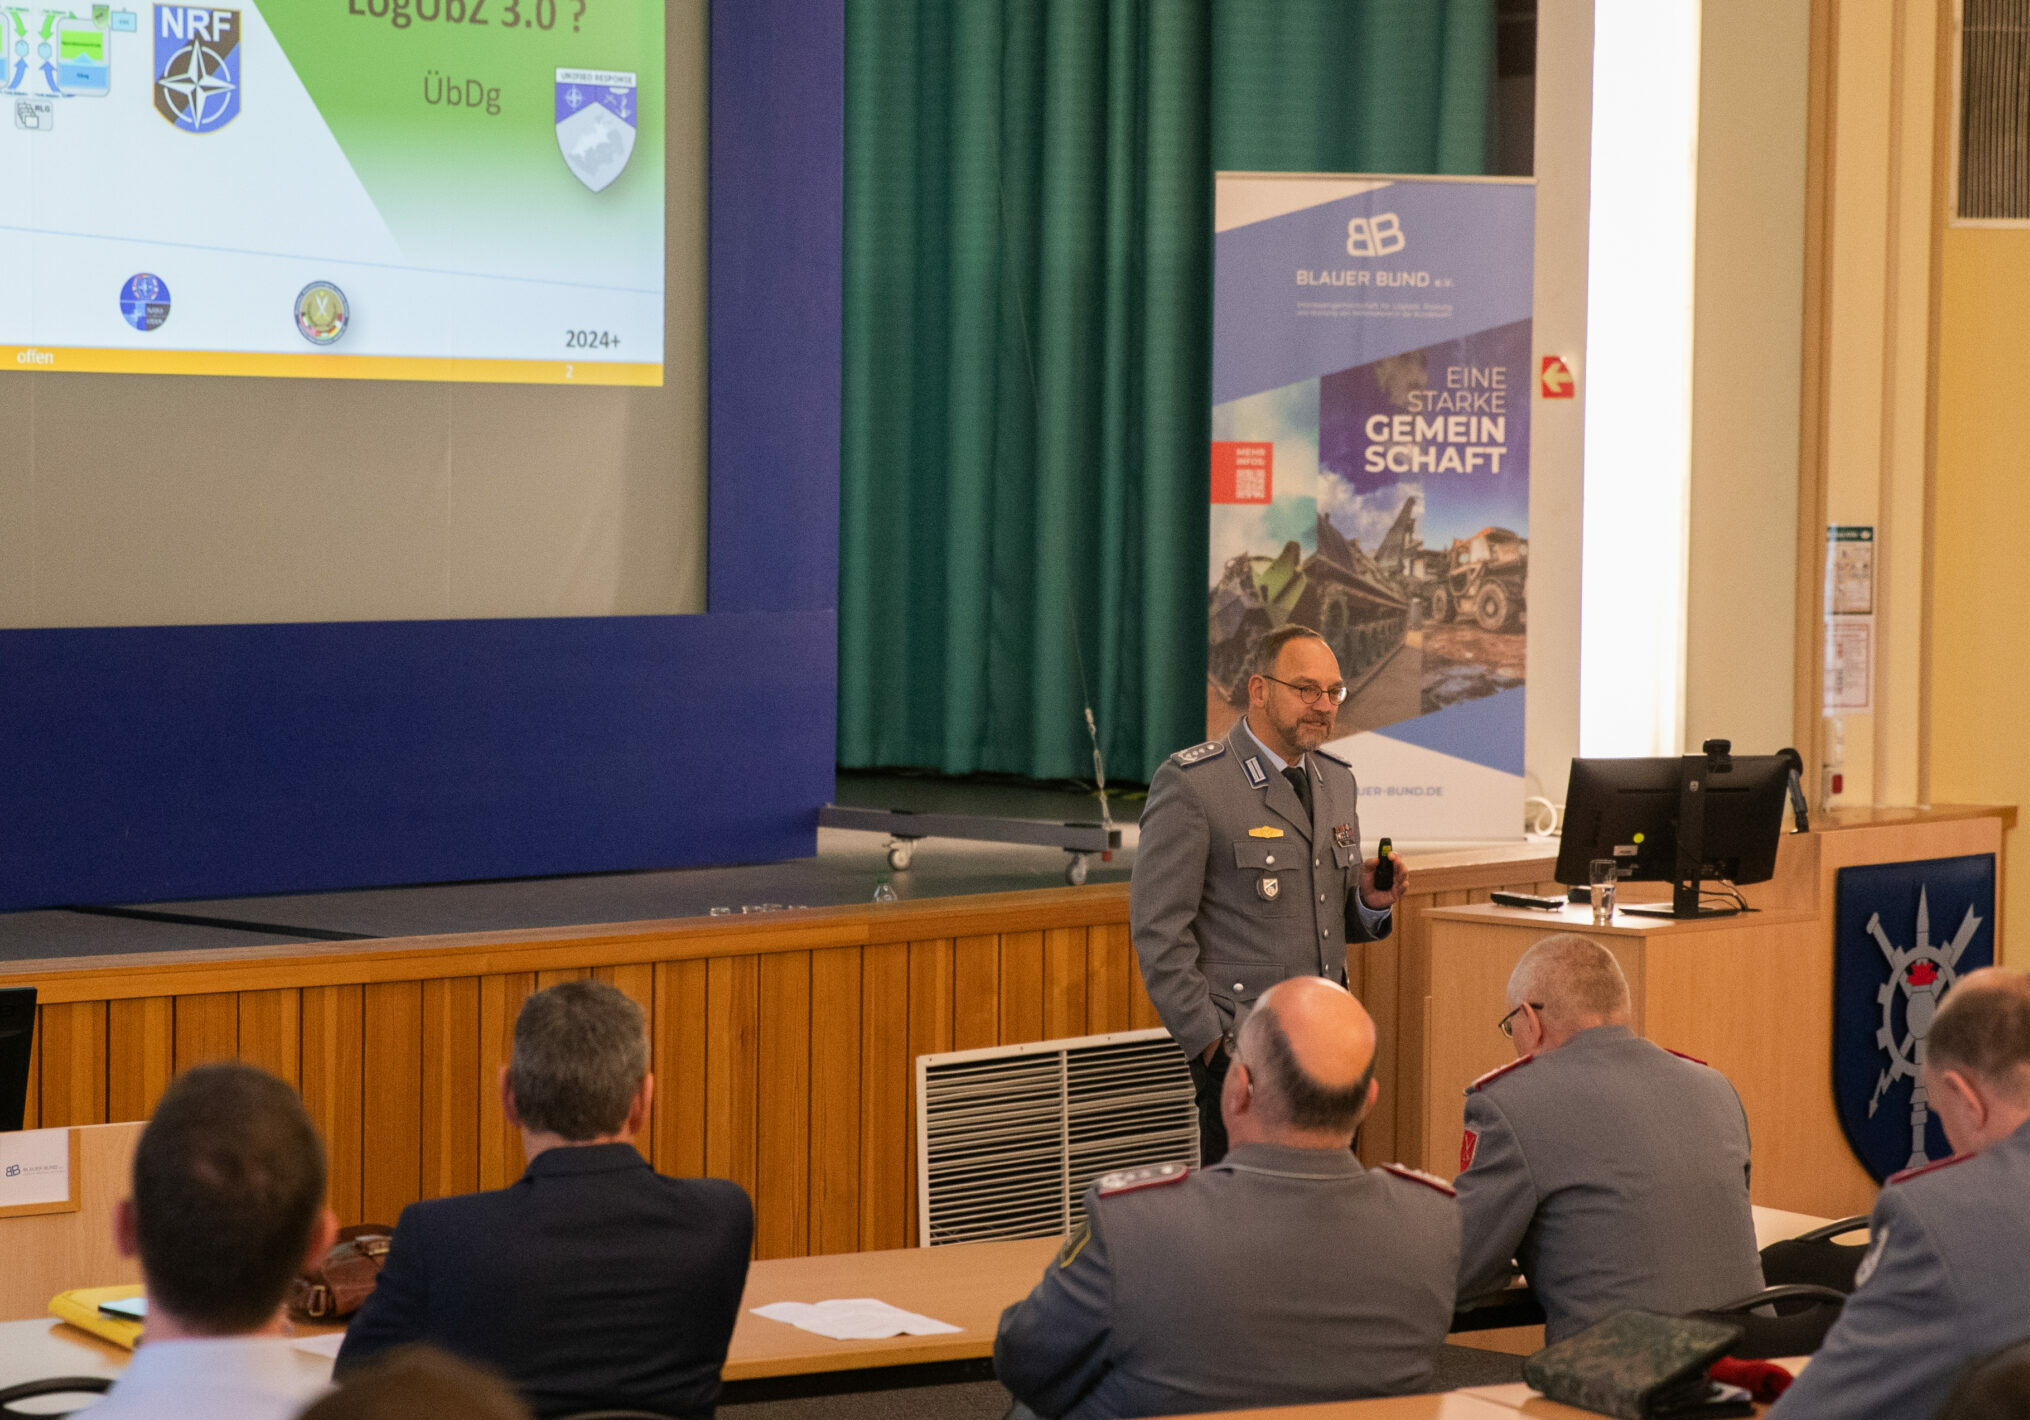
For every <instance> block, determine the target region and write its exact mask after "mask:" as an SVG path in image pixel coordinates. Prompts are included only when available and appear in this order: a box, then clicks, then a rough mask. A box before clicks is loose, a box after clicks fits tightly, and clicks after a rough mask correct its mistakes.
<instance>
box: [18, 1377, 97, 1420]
mask: <svg viewBox="0 0 2030 1420" xmlns="http://www.w3.org/2000/svg"><path fill="white" fill-rule="evenodd" d="M112 1388H113V1383H112V1381H110V1380H109V1379H107V1378H106V1377H105V1376H51V1377H50V1378H49V1379H47V1380H40V1381H23V1382H22V1383H21V1384H20V1385H10V1386H0V1415H6V1416H22V1417H24V1420H25V1417H28V1416H31V1415H32V1416H36V1417H38V1420H48V1417H49V1416H52V1415H74V1414H76V1413H77V1412H76V1411H74V1410H44V1409H40V1408H38V1409H35V1410H20V1409H17V1408H16V1407H15V1404H14V1402H15V1401H17V1400H37V1399H40V1398H41V1397H43V1396H46V1395H104V1394H105V1393H106V1392H107V1391H109V1390H111V1389H112ZM94 1403H96V1402H94Z"/></svg>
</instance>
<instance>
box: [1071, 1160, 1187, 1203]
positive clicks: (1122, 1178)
mask: <svg viewBox="0 0 2030 1420" xmlns="http://www.w3.org/2000/svg"><path fill="white" fill-rule="evenodd" d="M1190 1176H1191V1169H1190V1168H1189V1167H1188V1166H1186V1165H1184V1164H1144V1165H1143V1166H1142V1167H1141V1168H1137V1169H1122V1170H1120V1171H1119V1172H1118V1173H1109V1174H1102V1175H1100V1177H1099V1179H1098V1180H1097V1182H1096V1183H1095V1185H1094V1186H1095V1187H1096V1188H1098V1189H1099V1195H1100V1197H1102V1198H1113V1197H1116V1196H1118V1195H1120V1194H1123V1193H1139V1192H1141V1191H1142V1190H1143V1189H1145V1188H1161V1187H1163V1186H1164V1185H1165V1184H1171V1183H1182V1182H1184V1180H1185V1179H1186V1178H1188V1177H1190Z"/></svg>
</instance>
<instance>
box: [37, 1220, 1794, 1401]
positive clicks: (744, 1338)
mask: <svg viewBox="0 0 2030 1420" xmlns="http://www.w3.org/2000/svg"><path fill="white" fill-rule="evenodd" d="M1823 1221H1824V1220H1823V1219H1820V1218H1815V1217H1810V1216H1808V1215H1805V1214H1801V1213H1787V1212H1782V1211H1780V1210H1777V1209H1771V1208H1757V1209H1756V1210H1755V1230H1756V1237H1757V1241H1758V1243H1759V1244H1761V1245H1763V1246H1767V1245H1768V1244H1769V1243H1771V1242H1774V1241H1776V1240H1777V1239H1779V1238H1786V1237H1795V1236H1796V1235H1798V1234H1799V1233H1802V1232H1806V1231H1809V1230H1810V1229H1812V1228H1814V1227H1816V1226H1818V1225H1819V1224H1820V1223H1821V1222H1823ZM1059 1241H1060V1240H1059V1239H1058V1238H1055V1237H1048V1238H1025V1239H1021V1240H1018V1241H1012V1242H987V1243H962V1244H955V1245H952V1246H948V1247H936V1248H902V1249H897V1250H895V1251H889V1252H858V1253H836V1254H831V1255H828V1256H819V1257H794V1258H782V1259H777V1260H771V1261H761V1262H756V1263H754V1264H753V1266H752V1267H751V1268H750V1269H749V1271H748V1277H747V1290H746V1293H745V1295H744V1296H743V1297H742V1299H741V1310H740V1319H739V1321H738V1322H737V1323H736V1324H735V1326H734V1329H733V1341H732V1345H731V1346H730V1347H729V1348H728V1351H727V1358H726V1367H725V1372H724V1374H725V1378H726V1382H727V1394H726V1397H725V1401H726V1403H727V1404H737V1403H740V1402H741V1401H749V1400H761V1399H776V1398H787V1397H789V1396H794V1395H800V1394H823V1393H828V1392H831V1393H836V1392H840V1391H846V1390H872V1389H880V1388H883V1387H885V1386H890V1385H899V1384H923V1383H927V1382H928V1383H936V1382H943V1381H949V1380H964V1379H973V1380H985V1379H990V1378H991V1377H992V1374H993V1372H992V1369H991V1365H992V1357H993V1350H994V1332H995V1328H996V1324H997V1323H998V1322H999V1320H1000V1315H1001V1311H1002V1309H1003V1308H1004V1307H1006V1306H1007V1305H1008V1304H1009V1303H1011V1302H1014V1301H1017V1300H1019V1299H1020V1298H1022V1297H1023V1296H1024V1295H1026V1294H1027V1293H1028V1291H1029V1289H1030V1288H1031V1287H1033V1286H1034V1285H1035V1284H1036V1279H1037V1278H1038V1277H1039V1276H1041V1275H1042V1272H1043V1269H1044V1267H1045V1266H1046V1265H1048V1263H1049V1262H1050V1260H1051V1258H1052V1257H1053V1255H1054V1254H1055V1253H1056V1251H1057V1248H1058V1245H1059ZM841 1297H873V1298H878V1299H879V1300H881V1301H884V1302H887V1303H890V1304H891V1305H893V1306H897V1307H900V1308H902V1309H903V1310H905V1311H911V1312H919V1313H921V1314H923V1315H925V1316H929V1317H934V1318H936V1319H937V1320H939V1321H943V1322H947V1323H949V1324H951V1325H953V1326H956V1327H958V1328H960V1329H959V1330H958V1331H956V1332H950V1333H943V1334H939V1335H934V1336H894V1337H885V1338H881V1339H878V1340H845V1341H840V1340H833V1339H831V1338H829V1337H824V1336H819V1335H817V1334H815V1333H813V1332H808V1331H803V1330H800V1329H799V1328H797V1327H794V1326H790V1325H788V1324H786V1323H783V1322H778V1321H771V1320H769V1319H768V1318H766V1317H760V1316H756V1315H754V1312H753V1309H754V1308H755V1307H760V1306H766V1305H768V1304H769V1303H771V1302H783V1301H789V1302H820V1301H825V1300H828V1299H831V1298H841ZM337 1330H339V1328H337V1327H331V1326H324V1327H319V1326H306V1327H301V1328H299V1334H300V1335H301V1336H302V1337H303V1338H304V1339H310V1338H313V1337H317V1336H320V1335H329V1334H331V1333H334V1332H336V1331H337ZM1461 1339H1462V1340H1464V1339H1467V1338H1461ZM131 1355H132V1353H131V1352H128V1351H126V1350H124V1349H123V1348H121V1347H119V1346H115V1345H113V1344H112V1343H111V1342H107V1341H101V1340H99V1339H98V1338H97V1337H94V1336H90V1335H88V1334H86V1333H85V1332H82V1331H79V1330H78V1329H77V1328H75V1327H72V1326H69V1325H66V1324H65V1323H63V1322H60V1321H57V1320H55V1319H54V1318H37V1319H34V1320H29V1321H11V1322H0V1387H5V1386H10V1385H15V1384H18V1383H20V1382H23V1381H29V1380H39V1379H42V1378H44V1377H49V1376H104V1377H108V1378H112V1377H117V1376H118V1375H119V1374H120V1372H121V1371H122V1370H123V1369H125V1367H126V1365H127V1362H128V1361H129V1360H130V1359H131ZM297 1355H298V1356H299V1358H300V1360H301V1363H302V1365H303V1366H304V1367H305V1368H306V1370H309V1371H314V1372H319V1373H328V1372H329V1369H330V1365H331V1362H330V1360H329V1358H328V1357H324V1356H319V1355H315V1354H312V1353H310V1352H307V1351H298V1352H297ZM1233 1413H1235V1414H1242V1415H1250V1416H1253V1415H1259V1416H1269V1415H1274V1416H1275V1417H1277V1420H1327V1417H1341V1416H1344V1417H1349V1420H1351V1418H1352V1417H1358V1420H1427V1417H1436V1420H1513V1417H1514V1416H1515V1415H1517V1414H1518V1413H1520V1414H1523V1415H1527V1416H1534V1417H1540V1418H1541V1417H1559V1416H1576V1415H1583V1414H1587V1413H1589V1412H1585V1411H1580V1410H1575V1409H1573V1408H1571V1407H1569V1406H1564V1405H1558V1404H1556V1403H1554V1402H1551V1401H1547V1400H1545V1399H1544V1398H1543V1397H1542V1396H1540V1395H1538V1394H1537V1393H1536V1392H1534V1391H1532V1390H1531V1389H1530V1388H1529V1387H1528V1386H1525V1385H1520V1384H1517V1385H1497V1386H1477V1387H1468V1388H1466V1389H1463V1390H1457V1391H1447V1392H1443V1393H1440V1394H1436V1395H1414V1396H1395V1397H1390V1398H1387V1399H1380V1400H1365V1401H1340V1402H1333V1403H1330V1404H1326V1405H1309V1406H1296V1407H1284V1408H1279V1409H1274V1410H1249V1411H1241V1412H1233Z"/></svg>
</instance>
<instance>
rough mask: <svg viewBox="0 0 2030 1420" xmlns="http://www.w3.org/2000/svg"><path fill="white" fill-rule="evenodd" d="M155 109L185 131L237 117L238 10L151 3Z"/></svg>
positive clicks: (208, 130)
mask: <svg viewBox="0 0 2030 1420" xmlns="http://www.w3.org/2000/svg"><path fill="white" fill-rule="evenodd" d="M155 111H156V112H157V113H159V114H161V115H162V116H163V117H164V118H166V119H168V120H169V122H170V123H171V124H172V125H173V126H175V127H177V128H180V129H182V130H183V131H184V132H185V133H214V132H216V131H218V130H219V129H221V128H224V127H225V126H226V125H227V124H228V123H231V122H232V121H233V120H234V119H235V118H238V117H239V116H240V12H239V11H238V10H217V9H213V8H211V7H209V6H205V5H157V6H156V7H155Z"/></svg>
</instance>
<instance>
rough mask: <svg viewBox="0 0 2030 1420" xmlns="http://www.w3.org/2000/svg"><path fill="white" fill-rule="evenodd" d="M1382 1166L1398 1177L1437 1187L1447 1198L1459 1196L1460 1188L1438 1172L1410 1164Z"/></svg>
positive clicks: (1427, 1186)
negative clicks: (1434, 1172) (1430, 1171)
mask: <svg viewBox="0 0 2030 1420" xmlns="http://www.w3.org/2000/svg"><path fill="white" fill-rule="evenodd" d="M1382 1168H1383V1170H1384V1171H1386V1172H1388V1173H1392V1174H1394V1175H1395V1176H1396V1177H1397V1178H1406V1179H1408V1180H1410V1182H1412V1183H1421V1184H1423V1185H1424V1187H1426V1188H1435V1189H1437V1190H1438V1192H1440V1193H1442V1194H1444V1195H1445V1196H1446V1197H1447V1198H1457V1197H1458V1196H1459V1190H1458V1189H1456V1188H1454V1187H1453V1186H1452V1185H1451V1184H1449V1183H1447V1182H1445V1180H1444V1179H1442V1178H1440V1177H1438V1176H1437V1175H1436V1174H1431V1173H1425V1172H1424V1171H1423V1170H1422V1169H1413V1168H1411V1167H1410V1166H1409V1165H1408V1164H1383V1165H1382Z"/></svg>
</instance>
